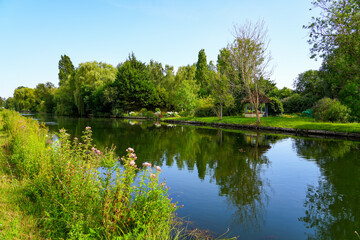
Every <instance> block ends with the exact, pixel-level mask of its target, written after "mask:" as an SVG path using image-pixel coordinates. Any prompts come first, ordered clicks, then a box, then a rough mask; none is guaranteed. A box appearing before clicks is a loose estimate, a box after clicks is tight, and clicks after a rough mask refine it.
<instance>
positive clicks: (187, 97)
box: [174, 80, 199, 115]
mask: <svg viewBox="0 0 360 240" xmlns="http://www.w3.org/2000/svg"><path fill="white" fill-rule="evenodd" d="M198 91H199V85H197V84H196V82H195V80H184V81H182V82H181V83H180V86H179V89H178V91H177V94H176V96H175V99H174V105H175V109H177V110H178V111H183V112H185V114H187V115H192V114H193V113H194V111H195V109H196V107H197V105H198V94H197V93H198Z"/></svg>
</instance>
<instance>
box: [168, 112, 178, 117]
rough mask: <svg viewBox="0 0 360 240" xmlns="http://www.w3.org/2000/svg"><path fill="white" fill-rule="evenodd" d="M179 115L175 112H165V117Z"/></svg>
mask: <svg viewBox="0 0 360 240" xmlns="http://www.w3.org/2000/svg"><path fill="white" fill-rule="evenodd" d="M178 115H179V114H178V113H177V112H166V113H165V117H177V116H178Z"/></svg>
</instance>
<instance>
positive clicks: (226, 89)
mask: <svg viewBox="0 0 360 240" xmlns="http://www.w3.org/2000/svg"><path fill="white" fill-rule="evenodd" d="M214 75H215V76H213V77H212V78H211V80H210V87H211V97H212V98H213V99H214V109H215V113H216V115H217V116H218V118H219V120H222V117H223V108H224V106H227V105H229V104H231V103H232V102H233V101H234V98H233V95H232V91H231V87H230V81H229V79H228V78H227V77H226V75H221V74H219V73H215V74H214Z"/></svg>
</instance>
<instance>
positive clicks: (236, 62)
mask: <svg viewBox="0 0 360 240" xmlns="http://www.w3.org/2000/svg"><path fill="white" fill-rule="evenodd" d="M233 36H234V37H235V40H234V42H233V43H231V44H229V45H228V49H229V51H230V59H231V63H232V65H233V67H234V68H235V70H236V71H237V72H238V74H239V77H240V78H241V81H242V82H243V83H244V87H245V90H246V92H247V95H248V97H249V99H250V102H251V104H252V105H253V106H254V108H255V109H256V118H257V123H258V124H259V123H260V116H259V112H258V108H259V104H260V103H259V92H260V89H259V85H260V80H261V79H266V78H268V77H269V76H270V74H271V70H269V69H268V68H269V63H270V60H271V54H270V52H268V45H269V40H268V38H267V29H266V28H265V23H264V21H258V22H257V23H255V24H253V23H251V22H246V23H245V24H244V25H241V26H240V25H234V30H233Z"/></svg>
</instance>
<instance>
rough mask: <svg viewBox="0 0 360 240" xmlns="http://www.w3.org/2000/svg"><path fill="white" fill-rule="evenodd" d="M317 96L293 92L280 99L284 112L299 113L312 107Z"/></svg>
mask: <svg viewBox="0 0 360 240" xmlns="http://www.w3.org/2000/svg"><path fill="white" fill-rule="evenodd" d="M318 100H319V98H317V97H316V96H312V95H310V94H307V95H300V94H298V93H295V94H294V95H292V96H290V97H287V98H284V99H283V100H281V102H282V104H283V106H284V112H285V113H300V112H303V111H305V110H306V109H309V108H312V107H313V106H314V104H315V103H316V101H318Z"/></svg>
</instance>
